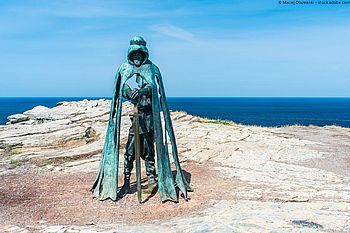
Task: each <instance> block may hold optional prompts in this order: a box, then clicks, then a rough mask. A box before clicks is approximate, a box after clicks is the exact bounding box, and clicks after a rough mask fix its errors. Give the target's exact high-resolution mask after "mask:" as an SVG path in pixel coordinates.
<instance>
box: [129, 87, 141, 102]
mask: <svg viewBox="0 0 350 233" xmlns="http://www.w3.org/2000/svg"><path fill="white" fill-rule="evenodd" d="M139 100H140V94H139V89H136V88H134V89H133V90H132V91H131V96H130V101H131V103H133V104H137V103H138V102H139Z"/></svg>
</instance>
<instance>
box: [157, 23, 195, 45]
mask: <svg viewBox="0 0 350 233" xmlns="http://www.w3.org/2000/svg"><path fill="white" fill-rule="evenodd" d="M150 30H152V31H155V32H157V33H160V34H162V35H165V36H169V37H173V38H176V39H180V40H185V41H191V42H192V41H194V35H193V34H192V33H191V32H189V31H187V30H185V29H183V28H180V27H176V26H174V25H170V24H157V25H153V26H151V27H150Z"/></svg>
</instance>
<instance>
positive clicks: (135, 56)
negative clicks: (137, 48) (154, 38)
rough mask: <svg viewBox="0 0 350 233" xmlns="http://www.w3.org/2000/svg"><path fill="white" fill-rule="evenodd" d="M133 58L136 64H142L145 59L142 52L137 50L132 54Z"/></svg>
mask: <svg viewBox="0 0 350 233" xmlns="http://www.w3.org/2000/svg"><path fill="white" fill-rule="evenodd" d="M132 60H133V62H134V64H135V65H136V66H140V65H141V64H142V61H143V56H142V54H141V53H140V52H135V53H133V55H132Z"/></svg>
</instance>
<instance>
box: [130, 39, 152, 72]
mask: <svg viewBox="0 0 350 233" xmlns="http://www.w3.org/2000/svg"><path fill="white" fill-rule="evenodd" d="M136 51H139V52H141V53H143V55H144V60H143V62H142V65H143V64H145V63H146V62H147V61H148V49H147V47H146V41H145V40H144V39H143V38H142V37H141V36H135V37H134V38H132V39H131V40H130V47H129V49H128V56H127V58H128V62H129V63H130V64H132V65H134V62H133V61H132V59H131V55H132V53H134V52H136Z"/></svg>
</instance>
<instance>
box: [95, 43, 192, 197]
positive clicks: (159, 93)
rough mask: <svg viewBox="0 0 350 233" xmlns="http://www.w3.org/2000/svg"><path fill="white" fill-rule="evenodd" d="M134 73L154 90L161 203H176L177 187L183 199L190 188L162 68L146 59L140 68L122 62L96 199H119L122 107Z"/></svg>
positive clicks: (96, 188)
mask: <svg viewBox="0 0 350 233" xmlns="http://www.w3.org/2000/svg"><path fill="white" fill-rule="evenodd" d="M134 51H135V49H134ZM129 54H130V51H129ZM147 58H148V57H147ZM134 74H139V75H140V76H141V77H142V78H143V79H145V80H146V82H148V83H149V84H150V85H151V87H152V115H153V126H154V135H155V146H156V156H157V168H158V169H157V170H158V189H159V193H160V199H161V201H162V202H164V201H167V200H170V201H174V202H177V201H178V193H177V189H176V187H178V189H179V190H180V191H181V193H182V194H183V197H184V198H185V199H186V200H187V199H188V193H187V192H188V191H190V190H191V188H190V186H189V184H188V183H187V181H186V179H185V176H184V174H183V172H182V170H181V166H180V162H179V157H178V151H177V146H176V139H175V134H174V130H173V125H172V122H171V118H170V112H169V108H168V104H167V101H166V96H165V90H164V85H163V81H162V76H161V74H160V71H159V68H158V67H157V66H156V65H155V64H153V63H152V62H151V61H150V60H148V59H145V62H144V63H143V64H142V65H141V66H140V67H136V66H135V65H133V64H132V63H131V62H130V60H129V62H125V63H123V64H122V65H121V66H120V68H119V69H118V71H117V74H116V82H115V85H114V95H113V99H112V102H111V108H110V115H109V121H108V129H107V134H106V138H105V143H104V147H103V151H102V156H101V161H100V167H99V170H98V174H97V176H96V180H95V182H94V184H93V187H92V192H93V197H95V198H99V199H100V200H105V199H108V198H110V199H112V200H113V201H116V200H117V191H118V164H119V153H120V151H119V146H120V122H121V115H122V104H123V96H122V93H123V88H124V84H125V83H126V82H127V80H128V79H130V78H131V77H132V76H133V75H134ZM161 111H162V112H163V116H164V125H165V126H164V127H163V124H162V122H161V115H160V114H161ZM168 137H169V140H170V144H171V151H172V156H173V160H174V164H175V168H176V175H175V178H174V177H173V174H172V171H171V166H170V158H169V148H168V143H167V140H168V139H167V138H168Z"/></svg>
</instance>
